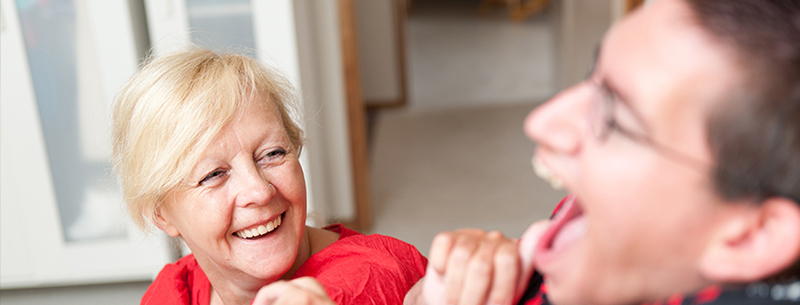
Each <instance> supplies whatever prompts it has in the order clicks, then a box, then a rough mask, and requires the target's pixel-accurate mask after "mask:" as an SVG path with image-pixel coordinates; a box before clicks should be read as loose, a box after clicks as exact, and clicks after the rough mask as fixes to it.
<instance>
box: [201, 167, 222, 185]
mask: <svg viewBox="0 0 800 305" xmlns="http://www.w3.org/2000/svg"><path fill="white" fill-rule="evenodd" d="M227 172H228V171H225V170H221V169H218V170H214V171H212V172H210V173H208V175H206V176H205V177H203V180H200V184H201V185H202V184H205V183H209V182H213V181H214V180H217V179H219V178H221V177H222V176H223V175H225V173H227Z"/></svg>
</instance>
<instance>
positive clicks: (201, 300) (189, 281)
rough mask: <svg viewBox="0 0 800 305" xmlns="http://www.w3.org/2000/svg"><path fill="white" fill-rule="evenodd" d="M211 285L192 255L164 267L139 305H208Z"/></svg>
mask: <svg viewBox="0 0 800 305" xmlns="http://www.w3.org/2000/svg"><path fill="white" fill-rule="evenodd" d="M210 288H211V283H210V282H209V281H208V277H206V275H205V273H204V272H203V269H201V268H200V265H199V264H197V260H196V259H195V258H194V255H192V254H189V255H187V256H184V257H182V258H180V259H178V260H177V261H175V262H174V263H170V264H167V265H165V266H164V268H162V269H161V271H160V272H159V273H158V276H156V279H155V280H153V282H152V283H150V286H149V287H147V291H146V292H145V293H144V296H142V302H141V304H143V305H144V304H164V302H165V301H167V300H169V301H168V302H169V304H208V303H209V294H210Z"/></svg>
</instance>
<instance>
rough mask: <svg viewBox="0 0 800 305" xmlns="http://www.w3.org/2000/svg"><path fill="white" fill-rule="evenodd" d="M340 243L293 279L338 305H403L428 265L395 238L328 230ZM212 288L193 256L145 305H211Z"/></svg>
mask: <svg viewBox="0 0 800 305" xmlns="http://www.w3.org/2000/svg"><path fill="white" fill-rule="evenodd" d="M325 229H326V230H330V231H333V232H336V233H339V234H340V235H339V240H338V241H336V242H334V243H332V244H331V245H329V246H327V247H325V249H322V251H319V252H317V253H315V254H314V255H312V256H311V257H309V258H308V259H307V260H306V261H305V263H303V265H302V266H300V269H298V270H297V272H295V274H294V276H293V277H292V278H298V277H303V276H311V277H314V278H316V279H317V280H318V281H319V282H320V283H321V284H322V286H323V287H325V291H327V292H328V295H329V296H330V297H331V299H332V300H333V301H334V302H336V303H337V304H340V305H344V304H403V298H404V297H405V295H406V292H408V290H409V289H411V286H413V285H414V284H415V283H416V282H417V281H418V280H419V279H420V278H422V276H423V275H425V267H426V265H427V263H428V260H427V259H426V258H425V257H424V256H422V254H420V253H419V251H417V248H415V247H414V246H412V245H410V244H408V243H405V242H403V241H400V240H398V239H396V238H392V237H389V236H384V235H379V234H372V235H363V234H361V233H358V232H356V231H353V230H350V229H348V228H345V227H344V226H343V225H341V224H335V225H331V226H328V227H325ZM210 297H211V283H210V282H209V281H208V278H207V277H206V275H205V273H203V270H202V269H201V268H200V265H198V264H197V260H195V258H194V255H191V254H190V255H187V256H185V257H183V258H181V259H179V260H178V261H176V262H175V263H172V264H168V265H166V266H164V269H161V272H159V274H158V277H156V279H155V281H153V283H152V284H150V287H148V288H147V292H145V293H144V296H143V297H142V302H141V304H186V305H207V304H209V302H210Z"/></svg>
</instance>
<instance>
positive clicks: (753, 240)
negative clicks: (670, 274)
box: [700, 197, 800, 283]
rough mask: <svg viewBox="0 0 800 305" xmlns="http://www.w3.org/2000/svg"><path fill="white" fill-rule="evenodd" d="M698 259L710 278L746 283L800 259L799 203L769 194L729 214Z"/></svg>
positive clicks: (703, 271)
mask: <svg viewBox="0 0 800 305" xmlns="http://www.w3.org/2000/svg"><path fill="white" fill-rule="evenodd" d="M711 238H712V239H711V241H710V243H709V246H708V248H706V251H705V252H704V253H703V256H702V257H701V260H700V270H701V272H702V273H703V275H704V276H705V277H706V278H708V279H709V280H711V281H714V282H719V283H747V282H753V281H757V280H762V279H765V278H767V277H770V276H772V275H774V274H776V273H779V272H780V271H783V270H784V269H786V268H789V267H790V266H792V265H793V264H794V263H795V262H796V261H798V260H799V259H800V205H798V203H797V202H794V201H792V200H790V199H787V198H782V197H772V198H768V199H766V200H764V201H763V202H762V203H761V205H760V206H753V207H747V208H744V209H741V210H737V211H735V212H734V213H732V215H731V217H728V218H727V219H725V220H724V221H723V223H722V226H721V227H720V229H719V230H718V231H717V232H715V233H714V234H713V235H712V237H711Z"/></svg>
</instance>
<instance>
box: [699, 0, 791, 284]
mask: <svg viewBox="0 0 800 305" xmlns="http://www.w3.org/2000/svg"><path fill="white" fill-rule="evenodd" d="M686 1H687V2H688V3H689V6H690V7H691V9H692V11H693V12H694V14H695V17H696V18H697V22H698V23H699V24H700V26H701V27H702V28H704V29H705V30H706V31H707V32H708V33H710V34H711V36H712V37H714V38H716V39H717V40H718V41H719V42H721V43H722V44H723V45H725V46H726V47H728V49H729V50H731V51H733V54H734V56H735V58H736V60H737V61H738V64H739V65H740V67H741V68H742V69H744V71H746V72H745V73H746V75H745V77H746V83H747V85H745V88H737V89H738V90H732V91H731V92H732V93H731V94H730V96H728V97H727V98H729V99H730V101H726V102H724V103H720V107H718V108H717V109H716V111H715V112H714V113H713V114H712V115H711V116H710V118H709V121H708V140H709V145H710V147H711V150H712V152H713V153H714V157H715V159H716V169H715V172H714V182H715V187H716V189H717V191H718V192H719V193H720V194H721V195H722V196H723V197H725V198H727V199H731V200H738V199H749V200H752V201H753V202H755V203H758V202H761V201H762V200H763V199H766V198H770V197H786V198H789V199H792V200H793V201H795V202H796V203H798V204H800V0H686ZM799 263H800V262H799ZM798 265H799V264H795V266H794V267H793V268H791V269H792V270H790V271H791V273H793V274H795V275H797V274H798V273H800V272H798V271H800V270H798V269H800V268H799V267H800V266H798Z"/></svg>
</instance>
